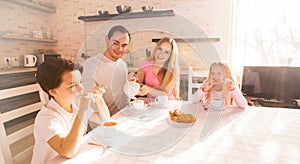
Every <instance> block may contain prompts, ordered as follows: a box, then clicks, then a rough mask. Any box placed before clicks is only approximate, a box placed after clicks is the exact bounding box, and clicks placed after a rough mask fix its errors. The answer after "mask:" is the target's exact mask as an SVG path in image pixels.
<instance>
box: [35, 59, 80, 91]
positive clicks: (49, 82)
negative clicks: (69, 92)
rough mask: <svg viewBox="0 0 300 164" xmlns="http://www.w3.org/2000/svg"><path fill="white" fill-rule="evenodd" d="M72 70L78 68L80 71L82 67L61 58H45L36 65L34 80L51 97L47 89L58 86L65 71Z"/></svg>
mask: <svg viewBox="0 0 300 164" xmlns="http://www.w3.org/2000/svg"><path fill="white" fill-rule="evenodd" d="M74 70H79V71H80V72H81V73H82V71H83V68H82V66H81V65H80V64H76V63H73V62H72V61H70V60H66V59H62V58H59V59H51V60H47V61H45V62H43V63H42V64H41V65H40V66H39V67H38V69H37V72H36V80H37V82H38V83H39V84H40V86H41V88H42V89H43V90H44V91H45V92H47V94H48V95H49V96H50V97H51V95H50V94H49V90H51V89H55V88H57V87H59V86H60V84H61V83H62V76H63V74H64V73H65V72H71V71H74Z"/></svg>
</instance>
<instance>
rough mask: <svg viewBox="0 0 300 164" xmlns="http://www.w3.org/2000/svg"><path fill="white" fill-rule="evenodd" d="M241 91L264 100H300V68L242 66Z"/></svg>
mask: <svg viewBox="0 0 300 164" xmlns="http://www.w3.org/2000/svg"><path fill="white" fill-rule="evenodd" d="M242 91H243V93H244V94H246V95H247V96H250V97H257V98H264V99H276V100H279V101H289V100H292V99H300V67H282V66H279V67H275V66H272V67H269V66H244V70H243V79H242Z"/></svg>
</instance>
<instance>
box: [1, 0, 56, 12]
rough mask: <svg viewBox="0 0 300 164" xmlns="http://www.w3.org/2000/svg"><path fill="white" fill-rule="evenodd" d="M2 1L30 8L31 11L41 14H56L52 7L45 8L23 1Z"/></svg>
mask: <svg viewBox="0 0 300 164" xmlns="http://www.w3.org/2000/svg"><path fill="white" fill-rule="evenodd" d="M4 1H7V2H10V3H14V4H17V5H21V6H25V7H28V8H31V9H35V10H39V11H43V12H48V13H55V12H56V9H55V8H54V7H53V8H51V7H47V6H44V5H40V4H36V3H33V2H29V1H25V0H4Z"/></svg>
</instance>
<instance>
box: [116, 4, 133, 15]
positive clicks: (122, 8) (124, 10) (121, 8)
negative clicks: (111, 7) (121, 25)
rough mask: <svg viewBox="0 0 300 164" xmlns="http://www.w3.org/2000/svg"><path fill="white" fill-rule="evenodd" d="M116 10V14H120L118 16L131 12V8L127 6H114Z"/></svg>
mask: <svg viewBox="0 0 300 164" xmlns="http://www.w3.org/2000/svg"><path fill="white" fill-rule="evenodd" d="M116 9H117V11H118V13H120V14H122V13H127V12H130V11H131V7H130V6H127V5H120V6H116Z"/></svg>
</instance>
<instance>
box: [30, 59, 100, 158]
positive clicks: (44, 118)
mask: <svg viewBox="0 0 300 164" xmlns="http://www.w3.org/2000/svg"><path fill="white" fill-rule="evenodd" d="M81 73H82V67H81V66H80V65H78V64H74V63H73V62H71V61H69V60H65V59H55V60H50V61H46V62H44V63H42V64H41V65H40V66H39V67H38V70H37V75H36V79H37V82H38V83H39V84H40V86H41V88H42V89H43V90H44V91H45V92H47V94H48V95H49V96H50V97H51V100H50V101H49V103H47V104H45V106H43V107H42V109H41V110H40V111H39V113H38V115H37V117H36V119H35V123H34V138H35V144H34V148H33V157H32V163H47V161H48V160H50V159H52V158H54V157H55V156H57V155H60V156H63V157H66V158H72V157H74V156H75V155H76V153H77V151H78V149H79V147H80V144H81V140H82V138H83V136H84V134H85V131H86V128H87V119H88V118H89V117H90V116H91V115H92V113H93V112H94V111H93V110H92V109H91V108H90V101H91V100H93V96H92V95H91V94H83V86H82V83H81ZM94 91H95V92H97V93H100V95H101V96H97V97H99V98H100V99H102V94H103V91H104V87H95V89H94ZM104 105H105V104H104Z"/></svg>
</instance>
